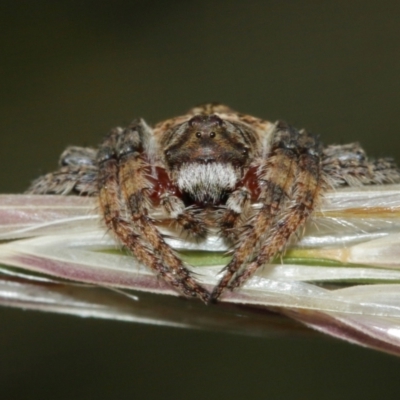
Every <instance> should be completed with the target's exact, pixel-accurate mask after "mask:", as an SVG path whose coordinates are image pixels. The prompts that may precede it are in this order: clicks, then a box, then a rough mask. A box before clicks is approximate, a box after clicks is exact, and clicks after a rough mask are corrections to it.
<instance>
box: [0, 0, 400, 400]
mask: <svg viewBox="0 0 400 400" xmlns="http://www.w3.org/2000/svg"><path fill="white" fill-rule="evenodd" d="M0 32H1V36H0V43H1V45H0V88H1V99H0V132H1V133H0V153H1V162H2V165H1V169H0V189H1V192H21V191H23V190H24V188H26V187H27V186H28V184H29V182H30V180H32V179H33V178H35V177H36V176H38V175H39V174H40V173H42V172H45V171H48V170H51V169H53V168H54V167H55V165H56V161H57V158H58V155H59V154H60V152H61V151H62V150H63V148H64V147H65V146H66V145H70V144H75V145H95V144H97V143H98V142H99V141H100V140H101V137H102V135H104V134H105V133H106V132H107V131H108V129H109V128H111V127H113V126H116V125H123V124H126V123H128V122H129V121H130V120H131V119H133V118H134V117H138V116H142V117H144V118H146V120H147V121H149V122H151V123H154V122H157V121H159V120H160V119H163V118H167V117H170V116H174V115H177V114H180V113H182V112H184V111H186V110H187V109H188V108H190V107H191V106H193V105H195V104H198V103H201V102H205V101H221V102H226V103H228V104H229V105H231V106H232V107H234V108H236V109H238V110H240V111H243V112H248V113H252V114H255V115H258V116H261V117H265V118H270V119H272V120H275V119H278V118H281V119H286V120H287V121H289V122H291V123H292V124H294V125H296V126H298V127H307V129H309V130H311V131H313V132H316V133H320V134H321V135H322V138H323V140H324V141H325V142H327V143H332V142H336V143H343V142H348V141H356V140H359V141H361V142H362V143H363V144H364V146H365V148H366V149H367V150H368V152H369V153H370V154H373V155H375V156H381V155H392V156H394V157H396V158H397V159H398V160H400V146H399V139H398V135H399V133H400V120H399V118H398V115H399V104H400V91H399V89H400V80H399V73H400V68H399V67H400V53H399V48H400V44H399V37H400V2H397V1H380V2H374V1H345V0H340V1H316V0H315V1H259V2H256V1H247V2H245V1H211V0H203V1H174V2H167V1H166V2H161V1H151V2H150V1H149V2H146V1H130V2H129V1H108V2H104V1H103V2H102V1H48V2H44V1H35V2H34V1H13V2H11V1H10V2H9V1H1V3H0ZM399 295H400V294H399ZM0 318H1V320H0V327H1V328H0V396H1V398H7V399H26V398H30V399H92V398H93V399H94V398H112V399H125V398H126V399H143V398H165V399H173V398H174V399H178V398H189V399H192V400H194V399H200V398H208V399H217V398H218V399H223V398H230V399H242V398H246V399H253V398H254V399H256V398H257V399H259V398H268V399H269V398H270V399H278V398H279V399H282V398H283V399H339V398H340V399H354V398H356V399H395V398H399V396H400V360H399V359H396V358H395V357H392V356H389V355H385V354H380V353H378V352H374V351H372V350H366V349H362V348H358V347H356V346H352V345H349V344H346V343H342V342H339V341H335V340H330V339H325V338H321V337H319V336H316V337H315V338H313V339H311V338H308V339H307V338H290V339H289V338H271V339H257V338H247V337H241V336H233V335H224V334H216V333H207V332H196V331H184V330H178V329H168V328H156V327H149V326H144V325H135V324H128V323H116V322H107V321H95V320H85V319H78V318H72V317H67V316H59V315H51V314H40V313H35V312H23V311H19V310H12V309H4V308H3V309H0Z"/></svg>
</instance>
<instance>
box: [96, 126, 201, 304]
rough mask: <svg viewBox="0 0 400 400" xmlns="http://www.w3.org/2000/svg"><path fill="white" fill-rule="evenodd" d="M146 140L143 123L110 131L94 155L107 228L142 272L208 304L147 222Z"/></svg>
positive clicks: (148, 195)
mask: <svg viewBox="0 0 400 400" xmlns="http://www.w3.org/2000/svg"><path fill="white" fill-rule="evenodd" d="M150 135H151V132H150V128H148V127H147V126H146V125H145V124H144V122H143V121H136V122H134V123H133V124H132V125H131V126H129V127H128V128H126V129H125V130H122V129H117V130H114V131H112V132H111V134H110V135H109V136H107V137H106V139H105V141H104V142H103V144H102V146H101V148H100V151H99V154H98V166H99V179H98V185H99V199H100V205H101V208H102V210H103V214H104V219H105V222H106V224H107V226H108V227H109V228H110V229H111V230H112V231H113V232H114V233H115V234H116V236H117V237H118V239H119V240H120V241H121V242H122V243H123V244H124V245H125V246H126V247H127V248H128V249H129V250H130V251H132V253H133V254H134V255H135V256H136V257H137V258H138V259H139V260H140V261H141V262H142V263H143V264H144V265H146V266H147V267H149V268H150V269H152V270H153V271H154V272H156V273H157V274H158V275H159V276H161V277H162V278H163V279H164V280H165V281H166V282H167V283H169V284H170V285H172V286H173V287H175V288H176V289H177V290H178V291H179V292H180V293H182V294H183V295H185V296H188V297H198V298H200V299H201V300H203V301H204V302H208V301H209V293H208V291H207V290H206V289H204V288H203V287H202V286H201V285H200V284H199V283H197V282H196V281H195V280H194V279H193V278H192V277H191V275H190V272H189V270H188V269H187V268H186V267H185V266H184V264H183V262H182V261H181V260H180V259H179V258H178V257H177V256H176V255H175V253H174V252H173V251H172V249H171V248H170V247H169V246H168V245H167V243H166V242H165V241H164V239H163V237H162V235H161V234H160V232H159V231H158V229H157V228H156V226H155V225H154V223H153V221H152V220H151V218H150V217H149V209H150V208H151V206H152V204H151V201H150V194H151V192H152V183H151V181H150V180H149V177H148V176H147V175H148V171H149V170H151V167H150V165H149V164H148V162H147V161H146V157H145V147H146V143H147V142H148V139H149V136H150Z"/></svg>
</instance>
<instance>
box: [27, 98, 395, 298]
mask: <svg viewBox="0 0 400 400" xmlns="http://www.w3.org/2000/svg"><path fill="white" fill-rule="evenodd" d="M395 182H396V183H397V182H400V172H399V170H398V168H397V167H396V165H395V164H394V163H393V161H392V160H391V159H386V158H385V159H378V160H375V161H370V160H368V159H367V157H366V155H365V153H364V151H363V150H362V148H360V146H359V145H358V144H356V143H355V144H349V145H333V146H328V147H325V148H323V147H322V145H321V143H320V142H319V140H318V138H317V137H316V136H314V135H311V134H308V133H307V132H306V131H298V130H296V129H295V128H293V127H291V126H290V125H288V124H286V123H284V122H282V121H278V122H276V123H275V124H273V123H270V122H268V121H264V120H261V119H258V118H255V117H252V116H249V115H243V114H239V113H236V112H234V111H232V110H231V109H230V108H228V107H226V106H224V105H220V104H206V105H204V106H199V107H196V108H193V109H192V110H190V111H189V112H188V114H186V115H183V116H180V117H176V118H173V119H170V120H167V121H164V122H161V123H159V124H157V125H156V126H155V127H154V128H153V129H152V128H150V127H149V126H148V125H147V124H146V123H145V122H144V121H143V120H135V121H133V122H132V124H131V125H129V126H128V127H127V128H116V129H114V130H112V131H111V132H110V133H109V134H108V135H107V136H106V137H105V139H104V141H103V142H102V144H101V145H100V147H99V149H97V150H96V149H91V148H81V147H70V148H68V149H67V150H66V151H65V152H64V153H63V154H62V155H61V160H60V169H59V170H58V171H56V172H53V173H50V174H47V175H45V176H43V177H41V178H39V179H37V180H36V181H35V182H34V183H33V184H32V186H31V188H30V190H29V191H30V192H31V193H62V194H68V193H78V194H79V193H80V194H87V195H96V196H98V198H99V204H100V209H101V210H102V213H103V218H104V221H105V223H106V225H107V227H108V228H110V229H111V230H112V231H113V232H114V234H115V235H116V237H117V238H118V239H119V241H120V242H121V243H122V244H124V245H125V246H126V247H127V248H128V249H129V250H130V251H131V252H132V253H133V254H134V256H135V257H136V258H137V259H138V260H140V261H141V262H142V263H143V264H144V265H146V266H147V267H149V268H151V269H152V270H153V271H155V273H157V274H158V275H159V276H160V277H162V278H163V279H164V280H165V281H166V282H167V283H169V284H170V285H172V286H173V287H175V288H176V290H177V291H178V292H179V293H181V294H183V295H185V296H189V297H198V298H200V299H202V300H203V301H204V302H209V301H210V300H216V299H217V298H218V297H220V296H221V294H222V293H223V291H224V290H226V289H234V288H236V287H239V286H241V285H242V284H243V283H244V282H245V281H246V280H247V279H249V278H250V277H251V276H252V275H253V274H254V273H255V272H256V271H257V269H259V268H260V267H261V266H263V265H265V264H266V263H268V262H270V261H271V260H272V259H273V258H274V257H275V256H276V255H277V254H279V253H280V252H281V251H282V250H283V249H284V247H285V245H286V244H287V243H288V241H289V239H290V237H291V236H292V235H293V233H295V232H296V231H297V230H298V229H299V228H300V227H302V226H303V225H304V224H305V222H306V221H307V220H308V218H309V217H310V215H311V214H312V212H313V211H314V210H315V208H316V206H317V205H318V203H319V201H320V199H321V196H322V194H323V192H324V191H325V190H327V189H328V188H332V187H337V186H341V185H363V184H373V183H395ZM254 203H258V206H257V207H252V205H253V204H254ZM160 207H161V208H162V209H163V210H164V212H165V213H167V214H168V215H169V217H170V218H171V219H172V220H174V221H175V222H176V223H177V224H178V225H179V226H180V227H181V228H182V229H183V230H184V231H185V232H187V233H188V234H191V235H193V236H196V237H198V238H200V239H201V238H203V237H205V236H206V235H207V232H208V229H209V228H211V227H216V228H217V229H218V230H219V231H220V232H221V235H223V236H224V237H226V238H227V239H228V240H230V241H231V242H232V245H233V257H232V259H231V261H230V262H229V263H228V264H227V266H226V267H225V268H224V272H223V276H222V278H221V280H220V282H219V283H218V285H217V286H216V287H215V288H214V289H213V290H212V291H211V292H209V291H208V290H207V289H206V288H205V287H203V286H202V285H200V284H199V283H198V282H197V281H196V280H195V279H194V278H193V276H192V274H191V273H190V271H189V269H188V268H187V267H186V266H185V265H184V263H183V262H182V261H181V259H180V258H179V257H178V256H177V255H176V254H175V252H173V251H172V249H171V248H170V247H169V245H168V244H167V243H166V242H165V241H164V238H163V236H162V235H161V234H160V232H159V230H158V229H157V226H156V225H155V221H154V220H153V219H152V218H150V216H149V215H150V214H151V212H152V211H153V210H154V209H155V208H160Z"/></svg>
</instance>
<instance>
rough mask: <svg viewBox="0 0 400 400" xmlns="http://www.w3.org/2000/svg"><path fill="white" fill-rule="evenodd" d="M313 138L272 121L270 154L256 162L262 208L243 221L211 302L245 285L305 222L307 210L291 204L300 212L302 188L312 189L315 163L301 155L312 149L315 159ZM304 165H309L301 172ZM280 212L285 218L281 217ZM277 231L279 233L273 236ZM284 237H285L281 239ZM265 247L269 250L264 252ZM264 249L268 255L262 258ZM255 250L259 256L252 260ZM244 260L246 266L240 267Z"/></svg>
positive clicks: (259, 200)
mask: <svg viewBox="0 0 400 400" xmlns="http://www.w3.org/2000/svg"><path fill="white" fill-rule="evenodd" d="M314 142H315V140H314V138H313V137H312V136H309V135H307V133H306V132H301V133H299V132H298V131H297V130H296V129H294V128H292V127H291V126H289V125H287V124H286V123H284V122H278V123H277V124H276V127H275V131H274V132H273V136H272V139H271V144H270V148H269V152H268V154H267V156H266V159H265V160H261V161H260V164H259V165H260V166H259V190H260V195H259V197H258V202H259V203H261V208H260V209H259V210H258V211H257V212H256V213H255V215H254V216H253V217H252V218H251V219H250V220H249V221H248V223H247V229H246V230H245V231H244V232H243V234H242V237H241V239H240V240H239V241H238V244H237V245H236V248H235V250H234V253H233V258H232V260H231V261H230V263H229V264H228V265H227V266H226V268H225V273H224V275H223V277H222V279H221V280H220V282H219V283H218V285H217V286H216V287H215V288H214V290H213V292H212V295H211V298H212V299H213V300H216V299H217V298H218V297H220V296H221V294H222V293H223V291H224V290H225V289H227V288H229V289H232V288H234V287H236V286H237V285H238V284H242V283H244V282H245V281H246V280H247V279H248V278H249V277H250V276H251V275H252V274H253V273H254V272H255V271H256V270H257V269H258V268H259V267H260V266H261V265H264V264H265V263H266V262H268V261H269V260H270V259H271V258H272V257H274V256H275V255H276V254H277V253H278V252H279V251H280V250H281V249H282V248H283V246H284V245H285V244H286V242H287V240H288V239H289V236H290V235H291V234H292V233H294V232H295V231H296V230H297V229H298V227H299V226H300V225H301V222H302V221H303V220H304V221H305V219H306V213H304V212H303V213H299V212H298V208H296V203H295V202H296V201H297V200H299V201H300V200H301V201H302V202H301V203H300V204H299V210H303V209H304V202H305V200H304V198H303V197H304V196H305V192H306V194H307V196H309V194H310V191H311V189H308V188H307V184H308V181H309V180H311V178H310V177H308V176H307V173H309V174H310V175H311V176H313V174H314V164H313V163H311V162H306V161H308V158H307V159H306V161H305V160H303V159H304V153H306V154H308V153H310V154H311V153H313V154H314V153H315V154H316V155H313V157H316V158H318V160H319V153H318V152H316V149H317V148H318V150H319V144H318V147H315V146H314ZM308 148H310V149H308ZM310 157H311V156H310ZM318 162H319V161H318ZM318 165H319V164H318ZM306 168H311V169H310V171H307V170H305V171H304V170H303V169H306ZM304 175H305V176H304ZM310 201H311V200H310ZM291 213H292V214H293V216H292V214H291ZM282 214H283V215H285V216H284V217H282V218H280V216H281V215H282ZM286 214H287V216H286ZM297 214H301V216H302V217H303V218H302V219H301V218H297ZM307 215H308V214H307ZM288 217H291V218H288ZM297 219H298V222H296V220H297ZM276 232H279V233H280V235H276V234H275V233H276ZM284 233H285V234H284ZM286 236H287V239H284V237H286ZM268 249H270V250H269V251H267V250H268ZM264 253H267V254H268V256H261V255H262V254H264ZM255 254H259V256H256V258H255V260H254V256H255ZM249 262H250V265H246V266H244V264H247V263H249ZM249 268H251V270H249ZM248 272H249V273H248ZM239 282H240V283H239Z"/></svg>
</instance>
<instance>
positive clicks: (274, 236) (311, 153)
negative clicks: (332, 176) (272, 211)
mask: <svg viewBox="0 0 400 400" xmlns="http://www.w3.org/2000/svg"><path fill="white" fill-rule="evenodd" d="M321 150H322V148H321V144H320V143H319V141H318V139H317V138H315V137H314V136H311V135H308V134H307V133H305V132H303V133H302V134H301V135H300V136H299V156H298V159H297V161H296V170H297V171H296V175H295V179H294V182H293V187H292V193H291V200H290V202H289V203H288V204H287V205H286V206H285V208H284V209H283V210H282V212H281V213H280V216H279V218H278V220H277V222H276V224H275V227H274V228H273V229H271V230H270V231H269V233H268V235H267V237H266V238H265V241H264V243H263V245H262V248H261V250H260V252H259V253H258V255H257V256H256V257H255V258H254V259H253V260H252V261H251V263H250V264H249V265H248V266H247V267H246V268H245V269H243V270H242V271H240V272H239V273H238V274H237V275H236V276H234V278H233V279H232V280H231V281H230V282H229V284H228V288H229V289H234V288H235V287H238V286H241V285H242V284H243V283H244V282H246V280H248V279H249V278H250V277H251V276H252V275H253V274H254V273H255V272H256V271H257V269H259V268H260V267H261V266H263V265H265V264H266V263H268V262H270V261H271V259H272V258H273V257H275V256H276V254H278V253H279V252H280V251H282V249H283V248H284V246H285V245H286V243H287V242H288V240H289V238H290V236H292V235H293V234H294V233H295V232H296V231H297V230H298V229H299V228H300V227H302V226H304V224H305V222H306V221H307V219H308V218H309V216H310V215H311V213H312V212H313V211H314V209H315V207H316V205H317V204H318V201H319V200H320V198H321V196H322V193H323V192H324V191H325V190H326V188H327V186H326V179H325V174H324V171H323V170H322V169H321Z"/></svg>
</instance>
